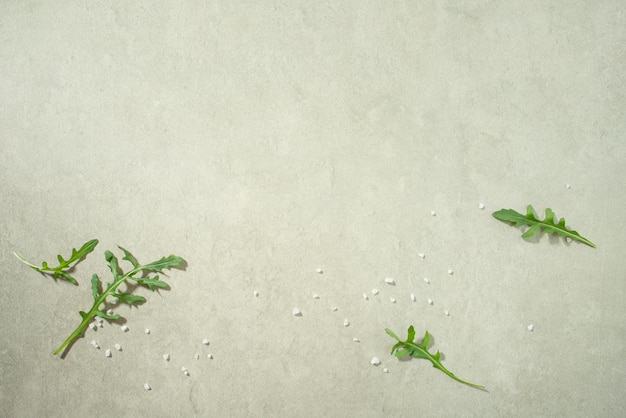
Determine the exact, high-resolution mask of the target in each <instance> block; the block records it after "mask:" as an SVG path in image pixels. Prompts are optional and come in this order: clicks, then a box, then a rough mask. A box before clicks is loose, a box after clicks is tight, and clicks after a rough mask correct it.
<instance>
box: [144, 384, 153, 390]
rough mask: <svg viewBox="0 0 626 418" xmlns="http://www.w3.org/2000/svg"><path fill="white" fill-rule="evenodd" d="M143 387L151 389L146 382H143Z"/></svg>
mask: <svg viewBox="0 0 626 418" xmlns="http://www.w3.org/2000/svg"><path fill="white" fill-rule="evenodd" d="M143 388H144V389H145V390H152V388H151V387H150V385H149V384H147V383H144V384H143Z"/></svg>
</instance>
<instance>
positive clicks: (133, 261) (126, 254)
mask: <svg viewBox="0 0 626 418" xmlns="http://www.w3.org/2000/svg"><path fill="white" fill-rule="evenodd" d="M117 247H118V248H119V249H120V250H122V251H123V252H124V257H122V260H126V261H129V262H130V264H132V265H133V268H137V267H139V263H138V262H137V259H136V258H135V256H134V255H132V254H131V253H130V251H128V250H127V249H126V248H123V247H120V246H119V245H118V246H117Z"/></svg>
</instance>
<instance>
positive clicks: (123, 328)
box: [120, 325, 128, 332]
mask: <svg viewBox="0 0 626 418" xmlns="http://www.w3.org/2000/svg"><path fill="white" fill-rule="evenodd" d="M120 329H121V330H122V332H126V331H128V327H127V326H126V325H122V326H121V327H120Z"/></svg>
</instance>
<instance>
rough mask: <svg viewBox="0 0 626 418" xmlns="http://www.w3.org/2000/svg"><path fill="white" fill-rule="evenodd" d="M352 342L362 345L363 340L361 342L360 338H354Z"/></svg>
mask: <svg viewBox="0 0 626 418" xmlns="http://www.w3.org/2000/svg"><path fill="white" fill-rule="evenodd" d="M352 341H354V342H355V343H360V342H361V340H359V339H358V338H353V339H352Z"/></svg>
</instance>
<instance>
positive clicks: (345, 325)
mask: <svg viewBox="0 0 626 418" xmlns="http://www.w3.org/2000/svg"><path fill="white" fill-rule="evenodd" d="M348 325H350V321H348V319H344V320H343V326H344V327H347V326H348Z"/></svg>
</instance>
